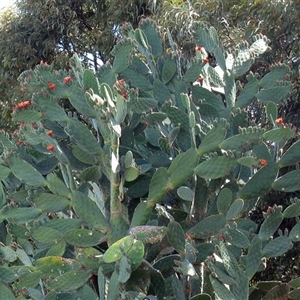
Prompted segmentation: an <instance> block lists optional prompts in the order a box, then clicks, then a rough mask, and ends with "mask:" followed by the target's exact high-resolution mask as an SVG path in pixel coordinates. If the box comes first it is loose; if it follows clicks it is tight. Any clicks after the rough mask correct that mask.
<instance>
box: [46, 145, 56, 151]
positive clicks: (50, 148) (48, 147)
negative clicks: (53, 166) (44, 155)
mask: <svg viewBox="0 0 300 300" xmlns="http://www.w3.org/2000/svg"><path fill="white" fill-rule="evenodd" d="M54 148H55V147H54V145H52V144H51V145H48V146H47V150H48V151H51V152H52V151H54Z"/></svg>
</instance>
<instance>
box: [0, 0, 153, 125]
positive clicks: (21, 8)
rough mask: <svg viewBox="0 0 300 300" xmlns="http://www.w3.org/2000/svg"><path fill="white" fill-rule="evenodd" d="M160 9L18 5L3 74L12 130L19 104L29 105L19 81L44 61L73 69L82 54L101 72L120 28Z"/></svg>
mask: <svg viewBox="0 0 300 300" xmlns="http://www.w3.org/2000/svg"><path fill="white" fill-rule="evenodd" d="M155 9H156V7H155V5H154V4H153V3H152V1H142V2H141V1H133V0H132V1H126V4H125V5H124V3H123V1H101V0H98V1H93V0H75V1H73V0H67V1H65V0H57V1H54V0H49V1H46V2H45V1H41V0H39V1H36V0H28V1H27V0H26V1H25V0H18V1H16V9H9V10H7V11H5V12H4V13H3V14H2V15H1V19H0V23H1V27H0V61H1V63H0V72H1V75H2V76H1V80H0V86H1V99H0V101H1V104H2V116H3V117H5V119H6V120H7V122H6V123H7V124H2V127H3V126H4V127H6V126H5V125H7V126H8V127H9V119H10V118H9V115H10V112H11V107H12V103H13V102H14V101H15V99H18V100H25V99H26V97H27V95H26V94H24V93H22V91H20V90H19V83H18V82H17V77H18V76H19V74H20V73H21V72H22V71H24V70H26V69H28V68H33V67H34V66H35V65H37V64H38V63H39V62H40V61H45V62H48V63H52V62H53V63H54V65H55V66H56V67H58V68H67V67H68V66H67V61H68V58H69V57H70V56H72V55H73V54H74V53H78V55H79V56H80V57H81V59H82V60H83V62H84V63H85V64H86V65H88V66H90V67H91V68H93V69H94V70H97V69H98V68H99V67H100V65H101V63H103V62H105V61H106V60H108V59H110V51H111V49H112V47H113V46H114V44H115V42H116V40H117V38H118V34H117V31H118V26H119V25H120V23H122V22H127V21H128V22H132V23H133V26H137V24H138V21H139V19H140V18H141V17H142V16H147V15H149V14H152V13H153V12H154V10H155Z"/></svg>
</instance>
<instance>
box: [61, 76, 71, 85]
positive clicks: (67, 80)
mask: <svg viewBox="0 0 300 300" xmlns="http://www.w3.org/2000/svg"><path fill="white" fill-rule="evenodd" d="M71 80H72V77H71V76H67V77H65V78H64V81H63V83H64V84H67V83H69V82H71Z"/></svg>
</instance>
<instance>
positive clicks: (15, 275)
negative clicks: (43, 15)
mask: <svg viewBox="0 0 300 300" xmlns="http://www.w3.org/2000/svg"><path fill="white" fill-rule="evenodd" d="M121 32H122V36H123V38H122V40H121V41H120V42H119V43H118V44H117V45H116V46H115V48H114V49H113V51H112V53H111V55H112V56H113V60H112V63H109V64H107V65H104V66H103V67H102V68H101V69H100V70H99V72H98V73H96V74H94V73H93V72H92V71H91V70H88V69H84V67H83V66H82V64H81V61H80V59H79V57H78V56H77V55H74V56H73V57H72V58H71V59H70V71H68V72H67V71H63V70H60V71H56V70H53V68H52V66H49V65H47V64H44V63H41V64H40V65H38V66H37V67H36V68H35V69H34V70H28V71H25V72H23V73H22V74H21V75H20V77H19V80H20V83H21V85H22V88H23V89H25V90H26V91H27V92H28V93H29V94H30V95H31V99H30V100H28V101H26V102H22V103H19V104H18V105H17V106H16V107H15V108H14V112H13V119H14V120H15V122H18V123H19V124H20V126H19V129H18V131H17V132H15V133H14V134H13V135H9V134H6V133H4V132H1V133H0V143H1V148H2V154H1V161H0V179H1V185H0V195H1V197H0V205H1V210H0V221H1V225H0V226H1V232H3V235H1V246H0V254H1V259H2V260H1V261H2V265H1V266H0V268H1V272H0V273H1V274H2V275H0V280H1V283H0V291H1V293H0V294H1V295H2V294H3V295H5V297H6V299H15V297H19V298H20V297H23V298H20V299H25V298H29V297H30V298H33V299H65V298H68V297H69V298H68V299H71V298H72V299H77V298H80V299H101V300H102V299H109V300H114V299H120V298H122V299H123V298H124V299H145V298H146V297H147V296H149V297H153V296H156V298H157V299H172V297H173V298H174V297H175V298H176V299H224V300H225V299H231V300H232V299H233V300H234V299H237V300H238V299H248V298H249V299H250V297H253V295H254V294H255V293H256V292H258V291H259V292H260V293H261V295H262V297H263V296H264V297H265V298H264V299H271V298H270V297H277V298H278V299H279V298H280V297H285V295H286V294H288V293H290V295H296V293H297V292H298V285H297V284H298V283H297V282H291V283H289V286H288V287H287V286H286V285H279V284H277V285H274V286H272V287H270V288H269V290H268V289H263V290H262V289H261V287H259V286H257V287H255V288H254V289H253V288H252V289H250V287H249V282H250V280H251V278H252V277H253V276H254V274H255V273H256V272H259V271H260V270H262V269H263V267H264V259H265V258H268V257H276V256H280V255H283V254H284V253H285V252H287V251H288V250H289V249H290V248H291V247H293V243H294V242H297V241H299V226H298V225H299V224H297V225H296V226H295V227H294V228H292V229H291V231H290V232H285V233H284V234H282V235H279V236H277V229H278V227H279V226H280V224H281V222H282V220H283V219H284V218H296V217H298V216H299V215H300V208H299V201H298V199H292V201H291V204H290V205H289V206H287V207H286V208H285V209H284V210H283V207H282V206H280V205H278V206H274V207H270V208H269V209H268V211H266V212H265V219H264V221H263V223H262V225H261V226H260V228H259V230H258V228H257V225H256V224H255V223H254V222H253V221H251V220H250V219H249V217H248V213H249V211H250V210H251V209H253V208H254V207H255V205H256V203H257V202H258V200H260V197H262V196H263V195H264V194H265V193H266V192H267V191H268V190H269V189H275V190H279V191H286V192H293V191H296V190H298V189H299V182H300V173H299V172H298V170H297V169H295V170H293V171H290V172H287V173H285V174H283V172H282V169H283V168H284V167H286V166H294V165H296V164H297V163H298V161H299V149H298V148H299V147H300V146H299V143H298V142H294V143H292V145H291V146H290V147H289V148H288V149H287V150H286V151H285V152H284V153H283V151H282V149H283V147H284V146H285V148H286V147H287V146H286V145H287V142H288V141H290V140H291V139H297V132H296V130H295V129H294V128H293V127H292V126H291V125H290V124H286V123H285V121H284V120H283V119H281V118H278V116H277V105H278V104H279V103H281V102H282V101H284V100H285V99H286V98H287V96H288V94H289V92H290V91H291V83H290V82H289V81H288V73H289V69H288V67H287V66H285V65H282V64H275V65H274V66H273V67H272V68H271V69H270V72H269V73H268V74H267V75H266V76H264V77H263V78H259V76H258V75H257V74H253V73H251V72H249V71H248V70H249V68H250V67H251V64H252V63H253V61H254V59H255V58H256V57H257V56H258V55H260V54H262V53H264V52H265V51H266V50H267V49H268V40H267V38H266V37H265V36H263V35H256V36H254V37H253V40H252V41H249V42H243V43H241V44H240V45H236V49H234V51H233V50H230V51H229V50H228V49H223V48H222V47H221V42H220V41H219V38H218V35H217V32H216V30H215V29H214V28H212V27H208V26H207V25H205V24H203V23H197V24H195V26H194V27H193V36H192V38H193V41H194V43H195V57H193V58H192V59H190V60H189V62H188V63H186V65H182V63H183V61H187V60H184V59H183V58H182V57H181V54H180V51H179V49H177V46H176V45H175V44H174V43H173V41H172V37H171V36H170V35H169V36H168V41H167V44H169V45H170V48H169V49H165V48H164V46H163V45H165V44H166V41H164V40H163V38H162V35H161V33H160V31H159V28H158V26H157V25H156V24H155V23H154V22H153V21H152V20H149V19H147V20H143V21H142V22H141V24H140V27H139V28H138V29H136V30H134V29H133V28H132V27H131V25H130V24H125V25H124V26H123V27H122V28H121ZM208 52H209V53H210V54H211V55H214V57H215V59H216V63H217V64H216V65H215V66H214V65H210V63H209V60H208ZM245 74H247V76H246V77H245V78H246V80H247V82H244V83H243V84H242V83H241V82H240V81H238V77H240V76H242V75H245ZM253 101H259V102H260V103H261V105H263V106H265V111H266V119H267V120H268V124H267V126H266V127H265V128H261V125H260V124H249V122H248V120H247V113H248V112H249V111H247V110H249V105H251V104H252V103H253ZM250 125H251V126H250ZM253 293H254V294H253ZM19 298H18V299H19ZM272 299H275V298H272Z"/></svg>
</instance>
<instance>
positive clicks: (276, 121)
mask: <svg viewBox="0 0 300 300" xmlns="http://www.w3.org/2000/svg"><path fill="white" fill-rule="evenodd" d="M275 123H276V124H277V125H281V124H283V118H278V119H276V120H275Z"/></svg>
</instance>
